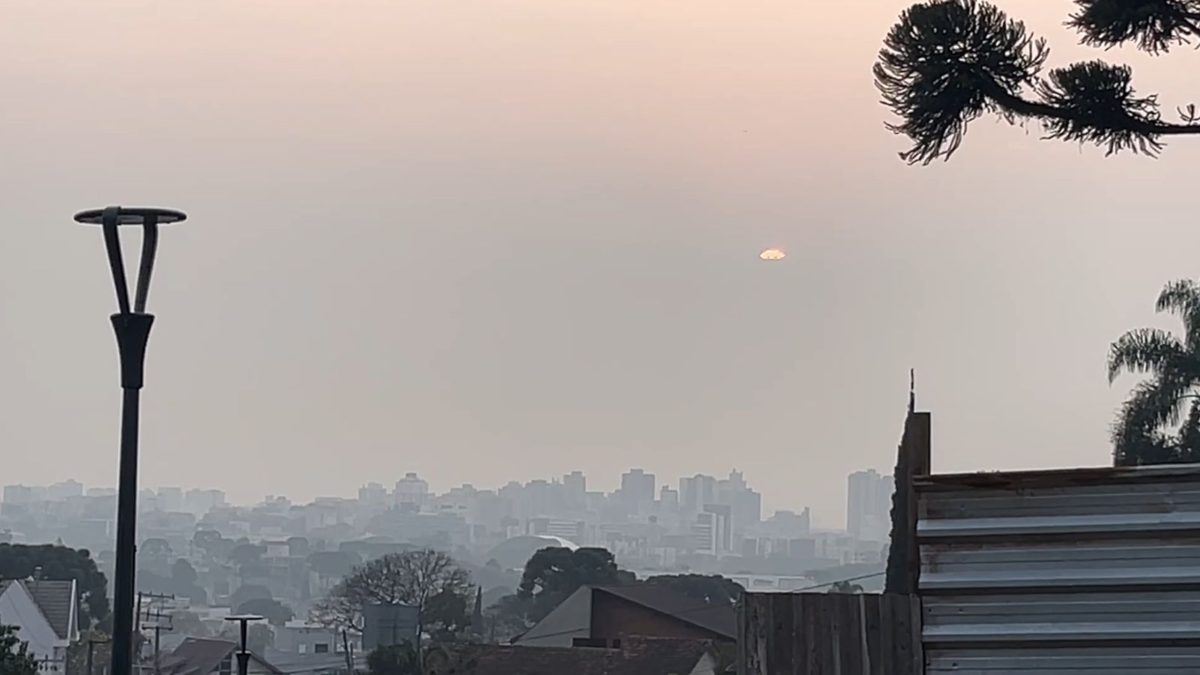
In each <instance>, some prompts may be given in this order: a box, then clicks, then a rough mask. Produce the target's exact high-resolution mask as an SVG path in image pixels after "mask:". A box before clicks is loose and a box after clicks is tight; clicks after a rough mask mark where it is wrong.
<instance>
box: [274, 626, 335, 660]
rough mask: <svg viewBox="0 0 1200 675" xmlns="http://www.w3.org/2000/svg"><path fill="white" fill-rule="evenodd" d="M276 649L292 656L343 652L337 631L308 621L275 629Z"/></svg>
mask: <svg viewBox="0 0 1200 675" xmlns="http://www.w3.org/2000/svg"><path fill="white" fill-rule="evenodd" d="M275 649H276V650H278V651H280V652H287V653H290V654H334V653H337V652H341V651H342V649H341V644H340V643H339V639H338V634H337V631H335V630H334V629H332V628H330V627H329V626H322V625H320V624H316V623H310V622H308V621H302V620H293V621H288V622H287V623H286V624H284V625H282V626H279V627H277V628H275Z"/></svg>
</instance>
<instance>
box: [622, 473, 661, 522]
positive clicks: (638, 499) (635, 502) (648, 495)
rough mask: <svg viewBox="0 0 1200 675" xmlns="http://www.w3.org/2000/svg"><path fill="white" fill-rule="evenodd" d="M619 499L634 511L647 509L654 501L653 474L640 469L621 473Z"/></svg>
mask: <svg viewBox="0 0 1200 675" xmlns="http://www.w3.org/2000/svg"><path fill="white" fill-rule="evenodd" d="M621 501H622V502H624V504H625V506H626V507H627V508H628V509H629V510H631V511H634V512H638V511H647V510H649V508H650V505H651V504H653V503H654V474H652V473H646V472H645V471H643V470H641V469H630V470H629V471H627V472H625V473H623V474H621Z"/></svg>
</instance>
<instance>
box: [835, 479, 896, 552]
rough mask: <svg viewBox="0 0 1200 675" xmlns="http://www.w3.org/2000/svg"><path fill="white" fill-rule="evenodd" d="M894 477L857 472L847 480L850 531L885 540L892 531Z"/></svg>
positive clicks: (853, 533)
mask: <svg viewBox="0 0 1200 675" xmlns="http://www.w3.org/2000/svg"><path fill="white" fill-rule="evenodd" d="M894 487H895V486H894V482H893V479H892V477H891V476H886V475H880V474H879V473H878V472H877V471H875V470H874V469H869V470H867V471H856V472H854V473H852V474H850V476H849V477H848V478H847V481H846V488H847V489H846V531H847V532H848V533H850V534H851V535H853V536H855V537H857V538H859V539H863V540H868V541H885V540H886V539H887V537H888V532H889V531H890V529H891V510H892V492H893V491H894Z"/></svg>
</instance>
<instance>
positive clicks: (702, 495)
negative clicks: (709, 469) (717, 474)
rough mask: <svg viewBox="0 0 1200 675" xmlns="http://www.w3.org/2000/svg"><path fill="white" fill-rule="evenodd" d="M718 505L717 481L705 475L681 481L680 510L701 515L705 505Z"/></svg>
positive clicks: (697, 475)
mask: <svg viewBox="0 0 1200 675" xmlns="http://www.w3.org/2000/svg"><path fill="white" fill-rule="evenodd" d="M716 503H717V479H716V478H713V477H712V476H706V475H704V474H700V473H698V474H696V475H695V476H692V477H691V478H680V479H679V508H680V509H682V510H684V511H686V512H688V513H700V512H701V511H703V510H704V505H705V504H716Z"/></svg>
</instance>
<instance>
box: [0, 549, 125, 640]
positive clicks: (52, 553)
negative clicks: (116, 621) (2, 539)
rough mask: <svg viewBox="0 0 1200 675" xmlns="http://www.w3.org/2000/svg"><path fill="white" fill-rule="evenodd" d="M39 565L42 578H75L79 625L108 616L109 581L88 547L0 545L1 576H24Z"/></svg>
mask: <svg viewBox="0 0 1200 675" xmlns="http://www.w3.org/2000/svg"><path fill="white" fill-rule="evenodd" d="M39 567H40V568H41V575H42V578H43V579H47V580H55V581H58V580H66V579H74V580H75V585H76V587H77V588H78V591H79V601H80V603H79V604H80V608H79V609H80V612H79V627H80V628H81V629H86V628H89V627H91V625H92V624H93V623H100V622H103V621H104V620H106V619H107V618H108V612H109V608H108V594H107V589H108V580H107V579H105V578H104V574H103V573H101V572H100V570H99V568H97V567H96V561H95V560H93V559H92V555H91V553H90V552H89V551H88V550H87V549H78V550H76V549H73V548H67V547H66V546H58V545H51V544H42V545H37V546H27V545H24V544H0V579H27V578H29V577H32V576H33V573H34V571H35V570H36V569H37V568H39Z"/></svg>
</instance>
